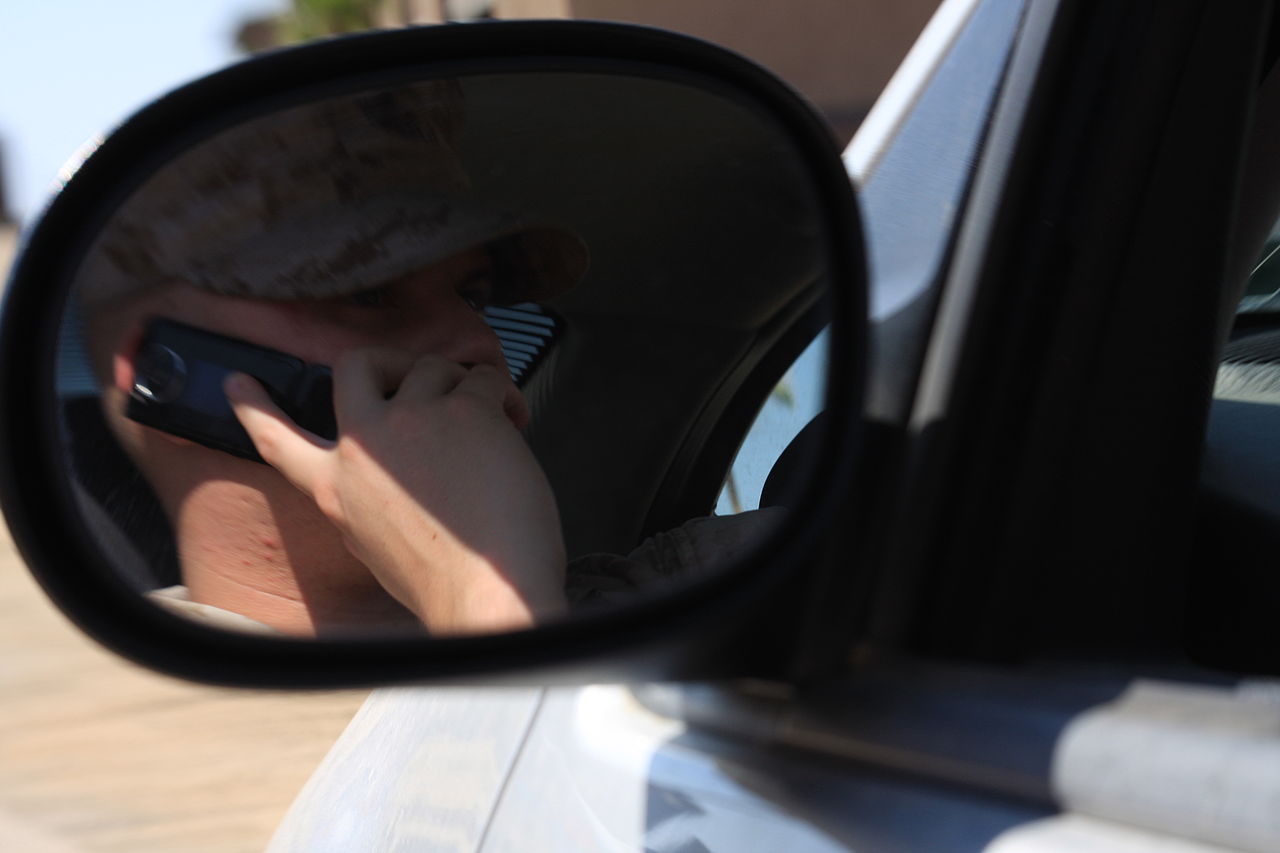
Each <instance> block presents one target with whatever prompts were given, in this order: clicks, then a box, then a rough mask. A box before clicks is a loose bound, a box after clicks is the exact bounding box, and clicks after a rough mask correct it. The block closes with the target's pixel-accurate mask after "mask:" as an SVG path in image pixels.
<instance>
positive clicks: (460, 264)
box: [115, 249, 507, 388]
mask: <svg viewBox="0 0 1280 853" xmlns="http://www.w3.org/2000/svg"><path fill="white" fill-rule="evenodd" d="M491 275H492V265H491V263H490V261H489V257H488V255H487V253H486V252H484V251H482V250H479V249H476V250H471V251H468V252H464V253H462V254H459V255H455V256H454V257H452V258H449V259H447V260H445V261H442V262H440V263H438V264H435V265H434V266H431V267H429V268H426V269H423V270H419V271H418V272H415V273H412V274H410V275H408V276H405V277H404V278H402V279H400V280H398V281H395V282H392V283H390V284H387V285H385V286H382V287H378V288H374V289H370V290H365V291H361V292H358V293H355V294H351V295H348V296H342V297H334V298H330V299H320V300H294V301H282V300H267V299H243V298H236V297H228V296H220V295H217V294H211V293H207V292H205V291H202V290H199V289H197V288H194V287H189V286H182V285H177V286H173V287H171V288H168V289H166V290H165V291H164V292H163V293H161V294H157V296H156V298H154V299H150V300H148V303H149V304H147V305H146V306H145V307H146V309H147V310H146V313H147V314H149V315H151V316H159V317H167V318H170V319H174V320H179V321H181V322H184V323H188V324H190V325H193V326H197V327H199V328H203V329H207V330H209V331H212V332H218V333H221V334H225V335H228V336H231V337H236V338H240V339H242V340H246V341H249V342H250V343H255V344H258V345H260V346H265V347H269V348H271V349H277V350H280V351H282V352H286V353H288V354H290V355H294V356H297V357H298V358H301V359H303V360H304V361H307V362H311V363H313V364H326V365H331V364H333V363H334V362H335V361H336V360H337V358H338V357H339V356H340V355H341V354H342V353H343V352H345V351H347V350H349V349H353V348H360V347H371V346H377V347H387V348H391V349H398V350H402V351H405V352H409V353H412V354H413V355H437V356H440V357H442V358H445V359H447V360H449V361H453V362H457V363H459V364H462V365H464V366H471V365H476V364H488V365H492V366H494V367H496V368H498V369H499V370H501V371H503V372H506V370H507V367H506V361H505V360H504V358H503V356H502V348H501V344H500V343H499V341H498V338H497V336H496V335H494V333H493V331H492V329H490V328H489V326H488V324H487V323H485V321H484V318H483V316H482V314H481V311H482V309H483V308H484V306H485V305H486V304H488V301H489V299H490V296H491V294H492V292H493V289H494V288H493V284H492V282H491ZM140 320H143V318H142V317H141V316H139V317H136V318H134V326H135V328H134V329H133V332H134V334H138V333H140V331H141V328H140V325H139V323H138V321H140ZM126 343H127V342H126ZM131 356H132V354H131V353H129V352H128V347H127V346H125V347H121V348H120V349H119V350H117V352H116V359H117V364H116V366H115V367H116V372H117V377H116V379H117V381H116V383H115V384H116V385H117V387H120V386H121V382H120V380H121V379H127V380H129V381H130V382H131V379H132V362H131ZM121 371H123V372H124V373H125V374H126V376H123V377H122V376H120V375H119V374H120V372H121ZM124 387H126V388H127V387H129V385H128V384H125V385H124Z"/></svg>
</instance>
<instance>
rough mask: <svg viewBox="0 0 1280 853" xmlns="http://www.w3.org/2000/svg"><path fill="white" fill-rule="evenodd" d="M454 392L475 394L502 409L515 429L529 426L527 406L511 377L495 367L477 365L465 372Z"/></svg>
mask: <svg viewBox="0 0 1280 853" xmlns="http://www.w3.org/2000/svg"><path fill="white" fill-rule="evenodd" d="M455 390H456V392H460V393H467V394H475V395H477V396H478V397H481V398H483V399H485V400H489V401H492V402H494V403H496V404H497V405H499V406H501V407H502V411H503V413H504V414H506V416H507V417H508V418H510V419H511V422H512V423H513V424H515V427H516V429H524V428H525V427H526V426H528V424H529V405H528V403H526V402H525V399H524V395H523V394H521V393H520V389H519V388H517V387H516V384H515V383H514V382H512V381H511V377H510V376H508V375H507V374H505V373H503V372H502V371H500V370H498V369H497V368H495V367H491V366H489V365H487V364H478V365H476V366H475V367H473V368H471V369H470V370H469V371H467V374H466V376H464V377H463V378H462V381H461V382H459V383H458V385H457V388H456V389H455Z"/></svg>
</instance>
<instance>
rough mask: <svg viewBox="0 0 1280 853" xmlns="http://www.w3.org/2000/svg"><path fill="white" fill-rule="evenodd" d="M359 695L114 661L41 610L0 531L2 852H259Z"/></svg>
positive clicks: (45, 607)
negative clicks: (288, 689) (175, 674)
mask: <svg viewBox="0 0 1280 853" xmlns="http://www.w3.org/2000/svg"><path fill="white" fill-rule="evenodd" d="M366 695H367V691H362V690H361V691H355V690H353V691H341V692H330V693H312V694H280V693H270V692H263V691H236V690H227V689H222V688H212V687H203V686H197V685H191V684H186V683H184V682H178V681H175V680H172V679H169V678H167V677H164V676H160V675H156V674H154V673H151V672H150V671H148V670H143V669H140V668H138V667H136V666H134V665H132V664H129V663H126V662H124V661H122V660H119V659H117V658H116V657H115V656H113V655H112V654H110V653H109V652H106V651H104V650H102V649H100V648H99V647H97V646H96V645H94V644H93V643H92V642H91V641H89V640H88V639H86V638H84V637H83V636H82V635H81V634H80V633H79V632H78V631H77V630H76V629H75V628H73V627H72V626H71V625H70V623H68V622H67V621H66V619H65V618H64V617H63V616H62V615H61V614H60V613H59V612H58V611H57V610H56V609H54V608H53V606H52V605H50V604H49V603H47V601H46V600H45V598H44V596H43V594H42V593H41V592H40V591H39V589H38V588H37V587H36V585H35V583H34V581H32V580H31V578H30V576H29V575H28V574H27V571H26V569H25V567H24V566H23V565H22V562H21V559H20V558H19V557H18V555H17V554H16V552H15V551H14V549H13V546H12V544H11V543H10V541H9V539H8V535H7V532H6V531H5V530H4V528H3V525H2V524H0V850H5V851H9V850H12V851H19V850H21V851H25V853H70V851H79V853H88V851H92V853H99V851H112V853H114V851H121V853H123V851H130V853H150V851H156V852H157V853H159V851H164V853H172V851H183V853H239V851H260V850H262V849H263V847H265V845H266V843H267V841H268V839H269V838H270V837H271V833H272V831H273V830H274V828H275V826H276V824H277V823H278V822H279V821H280V818H281V817H282V816H283V815H284V811H285V809H286V808H287V807H288V805H289V803H290V802H291V801H292V799H293V797H294V795H295V794H296V793H297V792H298V790H299V788H301V786H302V784H303V782H304V781H305V780H306V778H307V777H308V775H310V773H311V771H312V769H313V768H314V767H315V766H316V764H317V763H318V762H319V760H320V758H321V757H322V756H323V755H324V754H325V752H326V751H327V749H328V747H329V745H330V744H331V743H332V742H333V740H334V738H336V737H337V735H338V733H339V732H341V731H342V729H343V727H344V726H345V725H346V724H347V721H348V720H350V719H351V716H352V714H354V713H355V710H356V708H357V707H359V705H360V703H361V702H362V701H363V700H364V697H365V696H366Z"/></svg>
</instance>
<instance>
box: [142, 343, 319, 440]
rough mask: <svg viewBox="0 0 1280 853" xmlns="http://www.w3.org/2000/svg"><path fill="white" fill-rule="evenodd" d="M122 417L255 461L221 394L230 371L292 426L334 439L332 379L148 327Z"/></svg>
mask: <svg viewBox="0 0 1280 853" xmlns="http://www.w3.org/2000/svg"><path fill="white" fill-rule="evenodd" d="M133 370H134V374H133V388H132V390H131V392H130V394H129V404H128V406H127V407H126V409H125V415H126V416H127V417H129V418H131V419H132V420H135V421H137V422H138V423H140V424H146V425H147V426H149V427H154V428H155V429H158V430H162V431H164V432H167V433H170V434H171V435H176V436H181V437H182V438H186V439H190V440H191V441H195V442H198V443H200V444H203V445H204V446H206V447H212V448H214V449H215V450H222V451H225V452H227V453H230V454H233V455H235V456H239V457H241V458H244V459H252V460H254V461H255V462H262V461H263V460H262V457H261V456H259V455H258V451H257V450H255V449H254V446H253V441H251V440H250V438H249V435H248V433H246V432H245V431H244V427H242V426H240V422H239V421H238V420H236V415H235V412H233V411H232V410H231V404H230V403H229V402H228V401H227V395H226V393H225V392H224V391H223V390H222V382H223V380H224V379H226V377H227V376H228V375H229V374H231V373H247V374H249V375H250V376H252V377H253V378H255V379H257V380H258V381H259V382H261V383H262V385H263V387H264V388H266V390H267V393H268V394H270V395H271V399H272V400H274V401H275V403H276V405H277V406H279V407H280V408H281V410H282V411H284V413H285V414H287V415H288V416H289V417H290V418H292V419H293V421H294V423H296V424H298V426H300V427H302V428H303V429H305V430H307V431H309V432H312V433H314V434H316V435H318V436H320V437H322V438H327V439H334V438H336V437H337V435H338V425H337V422H336V420H335V419H334V414H333V376H332V373H331V371H330V370H329V368H328V367H326V366H324V365H320V364H308V363H307V362H305V361H303V360H302V359H300V358H296V357H294V356H291V355H286V354H285V353H282V352H277V351H276V350H273V349H268V348H266V347H260V346H257V345H256V344H251V343H249V342H247V341H242V340H237V339H236V338H229V337H226V336H224V335H219V334H215V333H213V332H208V331H205V330H203V329H197V328H195V327H193V326H188V325H185V324H183V323H178V322H175V321H173V320H163V319H158V320H153V321H152V322H151V323H150V325H148V326H147V330H146V332H145V334H144V335H143V338H142V341H141V343H140V344H139V345H138V353H137V356H136V357H135V359H134V368H133Z"/></svg>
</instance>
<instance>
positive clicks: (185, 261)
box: [80, 80, 588, 304]
mask: <svg viewBox="0 0 1280 853" xmlns="http://www.w3.org/2000/svg"><path fill="white" fill-rule="evenodd" d="M462 120H463V112H462V98H461V93H460V89H459V87H458V85H457V83H456V82H455V81H450V80H438V81H432V82H429V83H420V84H413V85H407V86H401V87H397V88H394V89H386V90H381V91H377V92H372V93H362V94H358V95H352V96H346V97H340V98H331V99H328V100H325V101H320V102H318V103H315V104H309V105H306V106H302V107H296V108H293V109H290V110H287V111H284V112H280V113H276V114H273V115H271V116H268V117H266V118H261V119H255V120H253V121H250V122H247V123H245V124H243V125H239V126H237V127H234V128H232V129H230V130H228V131H225V132H223V133H221V134H219V135H217V136H215V137H213V138H212V139H210V140H208V141H205V142H203V143H201V144H200V145H198V146H197V147H195V148H193V149H191V150H190V151H188V152H186V153H184V154H182V155H180V156H179V157H177V158H176V159H175V160H173V161H171V162H169V163H168V164H166V165H165V166H164V167H163V168H162V169H160V170H159V171H158V172H157V173H156V174H155V175H154V176H153V177H152V178H151V179H149V180H148V181H147V182H146V183H145V184H143V185H142V187H141V188H140V189H139V190H138V191H137V192H136V193H134V194H133V195H132V196H131V197H130V198H129V199H128V200H127V201H126V202H125V203H124V204H123V205H122V206H121V207H120V209H119V210H118V211H117V212H116V213H115V215H114V216H113V217H112V219H111V220H110V221H109V223H108V224H107V226H106V227H105V228H104V229H103V232H102V233H101V235H100V236H99V238H98V240H97V241H96V243H95V245H94V246H93V247H92V248H91V250H90V252H89V255H88V257H87V259H86V262H85V266H84V267H83V268H82V272H81V275H80V282H81V285H80V286H81V291H80V293H81V298H82V299H84V300H85V301H86V302H87V303H89V304H94V303H99V302H103V301H107V300H112V299H114V298H116V297H118V296H123V295H127V294H129V293H132V292H136V291H138V290H140V289H143V288H149V287H155V286H158V285H161V284H164V283H167V282H173V281H181V282H185V283H188V284H191V285H194V286H196V287H200V288H202V289H205V290H209V291H212V292H214V293H220V294H225V295H228V296H248V297H258V298H264V299H324V298H329V297H334V296H341V295H344V294H349V293H355V292H358V291H361V290H365V289H368V288H371V287H376V286H378V285H381V284H384V283H387V282H390V281H394V280H395V279H397V278H400V277H402V276H405V275H408V274H410V273H412V272H414V271H416V270H419V269H423V268H425V267H428V266H430V265H432V264H434V263H436V262H439V261H442V260H444V259H446V258H449V257H451V256H453V255H456V254H458V253H459V252H462V251H466V250H468V249H472V248H478V247H487V248H491V249H493V250H494V252H495V253H497V254H499V255H500V257H501V260H502V264H501V266H500V269H501V270H502V272H503V273H504V276H503V277H504V280H502V281H500V282H499V283H498V293H497V294H496V298H497V300H498V301H500V302H520V301H539V300H544V299H548V298H550V297H552V296H555V295H557V294H560V293H563V292H564V291H566V290H568V289H569V288H571V287H573V286H574V285H575V284H577V282H578V281H579V280H580V279H581V278H582V276H583V275H584V274H585V272H586V268H587V259H588V256H587V250H586V247H585V245H584V244H583V242H582V240H581V239H580V238H579V237H578V236H577V235H576V234H574V233H573V232H571V231H569V230H568V229H565V228H561V227H556V226H551V225H546V224H539V223H536V222H530V221H528V220H527V219H526V218H525V217H524V216H523V215H521V214H520V213H519V212H515V211H509V210H496V209H488V208H486V207H485V206H483V205H480V204H478V203H476V201H475V200H474V198H472V197H471V196H470V181H469V179H468V177H467V175H466V173H465V172H464V170H463V168H462V164H461V161H460V159H459V157H458V154H457V152H456V150H455V140H456V138H457V135H458V133H459V131H460V129H461V125H462Z"/></svg>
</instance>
